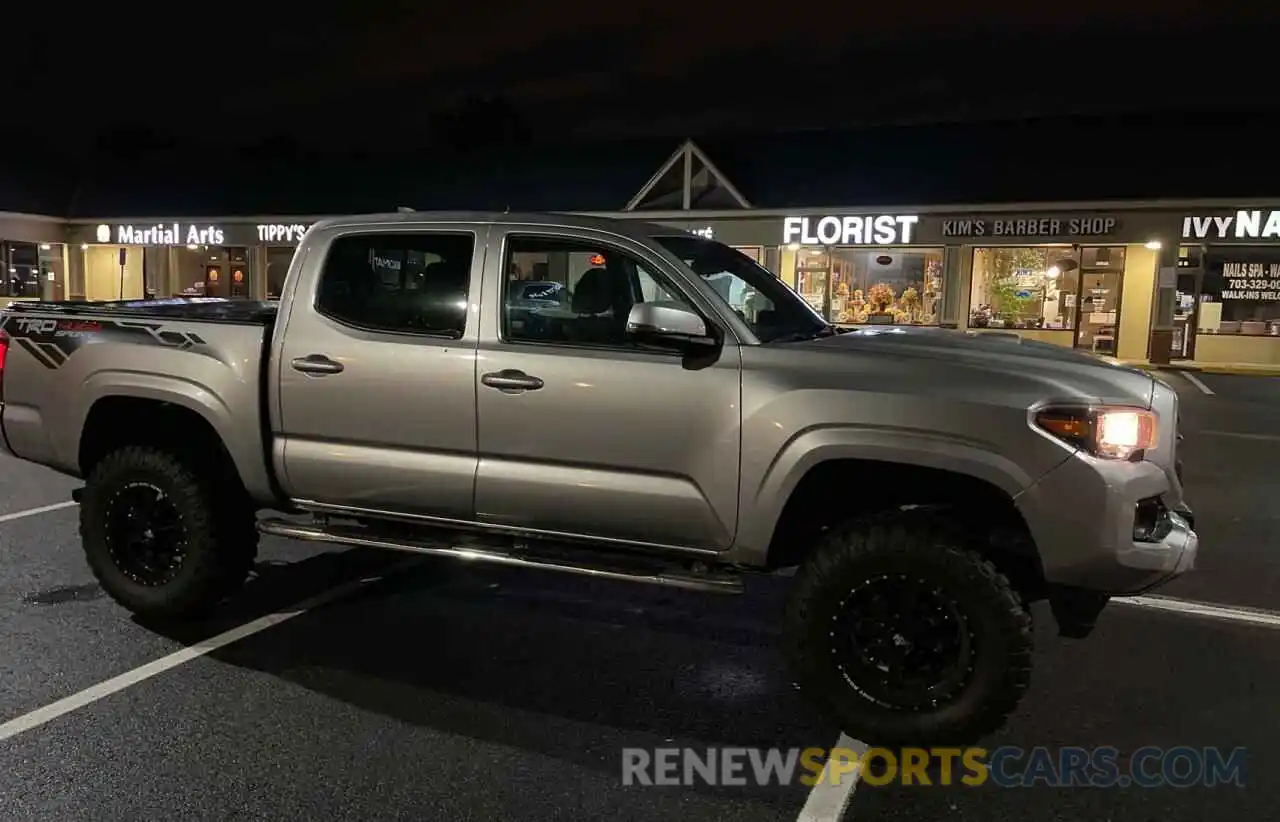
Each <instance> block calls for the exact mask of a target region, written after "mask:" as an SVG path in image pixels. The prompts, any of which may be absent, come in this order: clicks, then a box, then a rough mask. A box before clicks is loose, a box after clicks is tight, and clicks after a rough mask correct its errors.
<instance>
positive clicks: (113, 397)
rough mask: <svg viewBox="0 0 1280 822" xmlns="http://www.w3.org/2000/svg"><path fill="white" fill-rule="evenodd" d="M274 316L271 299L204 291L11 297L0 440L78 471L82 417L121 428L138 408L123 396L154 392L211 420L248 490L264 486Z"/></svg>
mask: <svg viewBox="0 0 1280 822" xmlns="http://www.w3.org/2000/svg"><path fill="white" fill-rule="evenodd" d="M275 318H276V304H275V303H271V302H253V301H248V300H224V299H209V298H177V299H164V300H136V301H119V302H110V303H90V302H75V301H63V302H31V303H22V304H20V305H14V306H12V307H10V308H8V309H6V310H4V311H2V312H0V331H3V333H4V334H5V335H6V336H7V337H8V354H7V356H6V357H5V362H4V366H3V382H2V383H0V385H3V396H2V398H0V450H7V451H9V452H10V453H12V454H14V455H16V456H18V457H21V458H23V459H26V460H30V461H32V462H36V463H40V464H42V465H46V466H48V467H50V468H53V469H54V470H57V471H61V472H63V473H66V474H70V475H72V476H79V475H80V473H81V469H80V447H81V438H82V432H84V431H85V429H86V426H87V425H89V424H90V422H91V416H93V415H95V414H99V412H102V413H106V414H108V416H109V417H110V422H111V424H112V425H120V426H125V427H128V426H129V425H130V424H131V419H130V417H131V416H132V415H133V414H134V413H136V412H134V411H131V409H135V408H136V407H137V406H131V405H129V404H128V403H127V401H129V400H133V401H144V402H154V403H160V404H164V405H168V406H175V407H180V408H183V409H186V410H188V411H190V412H193V416H192V419H193V420H197V419H203V421H204V422H206V423H208V424H209V425H210V426H212V428H213V429H214V431H215V432H216V433H217V434H218V435H219V437H220V438H221V439H222V441H223V442H224V443H225V445H226V447H227V450H228V451H229V452H230V454H231V457H232V459H234V460H235V462H236V464H237V466H238V468H239V470H240V472H241V474H242V476H243V477H245V480H246V484H247V485H248V487H249V490H250V492H251V493H253V494H255V496H261V495H264V494H269V493H270V470H269V468H268V466H267V465H266V459H267V456H266V455H267V451H266V443H267V437H268V434H267V430H268V428H267V425H266V420H267V416H268V414H267V392H266V390H265V386H266V368H267V364H268V361H269V356H268V351H269V347H270V342H271V337H272V332H273V330H274V327H275ZM122 400H123V401H126V402H125V403H124V404H122V403H121V401H122ZM133 424H137V423H136V422H135V423H133Z"/></svg>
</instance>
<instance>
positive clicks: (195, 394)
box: [61, 371, 270, 499]
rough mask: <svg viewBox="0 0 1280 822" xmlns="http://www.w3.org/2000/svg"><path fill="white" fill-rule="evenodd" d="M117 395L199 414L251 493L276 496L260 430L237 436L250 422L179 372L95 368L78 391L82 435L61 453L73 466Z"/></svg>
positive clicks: (121, 423)
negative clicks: (94, 419)
mask: <svg viewBox="0 0 1280 822" xmlns="http://www.w3.org/2000/svg"><path fill="white" fill-rule="evenodd" d="M111 397H128V398H130V399H138V400H153V401H156V402H163V403H170V404H172V405H176V406H179V407H182V408H185V409H187V410H189V411H192V412H194V413H196V414H199V415H200V417H201V418H203V419H204V420H205V422H207V423H209V425H210V426H211V427H212V428H213V430H214V432H215V433H216V434H217V435H218V438H219V439H220V440H222V444H223V446H224V447H225V448H226V449H227V453H228V454H230V456H231V460H232V462H234V463H235V466H236V471H237V472H238V473H239V474H240V477H241V481H242V482H243V483H244V485H245V488H246V490H248V492H249V494H250V496H252V497H254V498H258V499H261V498H263V494H264V493H265V494H266V495H267V496H270V482H269V475H268V474H267V469H266V461H265V454H263V453H262V444H261V439H260V438H259V436H258V435H257V433H256V432H251V433H249V434H247V435H246V434H241V435H239V436H237V435H236V434H235V433H234V432H235V431H236V430H237V426H240V427H241V428H242V427H243V423H244V421H243V420H241V419H238V418H237V415H236V414H234V413H233V411H232V409H231V408H229V407H228V406H227V405H226V403H224V402H223V401H222V399H221V398H219V397H218V395H217V394H215V393H214V392H212V391H210V390H209V389H208V388H207V387H205V386H204V385H201V384H200V383H199V382H197V381H195V380H191V379H186V378H183V377H178V376H172V375H159V374H147V373H142V372H135V371H98V372H95V373H94V374H93V375H92V376H90V377H89V379H87V380H86V381H85V383H84V387H83V390H81V391H80V392H78V393H77V398H78V399H79V400H80V401H81V405H80V406H79V407H78V408H77V410H76V419H77V421H78V425H77V427H76V430H78V431H79V432H80V437H78V438H76V440H75V442H73V443H69V444H68V446H69V447H71V448H74V449H75V450H74V452H72V453H69V454H63V455H61V457H62V458H63V459H64V460H66V461H68V462H69V463H70V464H76V465H78V464H79V454H80V441H81V440H82V439H83V436H84V431H85V424H86V423H87V422H88V420H89V413H90V412H91V411H92V409H93V406H94V405H95V404H96V403H97V402H98V401H99V400H103V399H108V398H111ZM253 419H254V420H256V419H257V412H256V409H254V410H253ZM117 424H119V425H124V426H127V425H128V424H129V421H128V420H118V421H117Z"/></svg>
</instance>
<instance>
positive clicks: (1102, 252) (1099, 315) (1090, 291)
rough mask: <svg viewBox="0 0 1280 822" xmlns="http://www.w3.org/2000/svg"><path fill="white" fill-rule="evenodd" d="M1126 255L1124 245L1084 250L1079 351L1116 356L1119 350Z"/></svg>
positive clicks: (1081, 273)
mask: <svg viewBox="0 0 1280 822" xmlns="http://www.w3.org/2000/svg"><path fill="white" fill-rule="evenodd" d="M1124 252H1125V249H1124V247H1123V246H1120V247H1106V246H1104V247H1101V248H1082V249H1080V297H1079V299H1078V300H1076V312H1077V313H1076V348H1083V349H1086V350H1088V351H1092V352H1093V353H1095V354H1106V355H1109V356H1112V357H1114V356H1115V355H1116V351H1118V350H1119V348H1118V337H1119V333H1120V297H1121V294H1122V292H1123V290H1124Z"/></svg>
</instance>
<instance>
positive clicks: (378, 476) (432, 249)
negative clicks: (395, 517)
mask: <svg viewBox="0 0 1280 822" xmlns="http://www.w3.org/2000/svg"><path fill="white" fill-rule="evenodd" d="M485 230H487V229H485V228H484V227H483V226H471V225H461V224H460V225H459V226H458V228H457V229H451V230H448V231H413V230H412V229H411V228H407V229H403V230H400V231H387V230H383V231H367V230H366V231H358V232H355V233H346V234H342V233H341V232H340V230H339V229H328V230H327V232H326V233H322V234H321V235H318V236H317V237H316V238H315V239H316V244H315V245H314V246H310V247H309V250H308V251H306V252H304V253H308V254H322V255H325V258H324V260H323V267H322V269H321V275H320V278H319V280H318V281H317V280H315V279H314V278H312V279H304V280H303V281H301V282H299V283H298V287H297V291H295V292H294V294H293V296H292V307H293V308H294V309H295V310H293V311H291V312H290V316H288V317H286V318H285V319H284V321H285V322H286V323H287V325H286V326H285V328H284V329H283V337H282V340H283V343H282V345H281V346H280V349H278V350H277V351H276V352H275V353H276V361H275V367H276V369H277V371H276V374H277V375H278V377H277V378H278V380H279V400H278V402H279V413H280V417H279V425H280V435H279V436H278V437H277V439H276V453H275V454H274V458H275V461H276V467H277V471H278V473H279V476H280V479H281V484H282V485H283V487H284V490H285V492H286V493H287V494H288V495H289V496H290V497H291V498H293V499H295V500H300V501H310V502H316V503H321V504H323V505H327V506H332V507H337V508H342V509H358V510H365V511H372V512H382V513H391V514H402V515H410V516H414V517H428V518H437V519H447V520H470V519H471V518H472V516H473V513H474V508H473V504H472V503H473V493H474V489H475V470H476V402H475V398H476V389H475V372H476V351H475V338H476V330H475V328H474V323H475V318H476V317H477V316H478V312H475V311H472V310H470V306H471V305H473V304H474V303H475V301H476V300H478V298H479V271H480V270H481V268H482V267H483V259H482V258H483V254H477V253H475V249H476V248H477V247H479V248H483V239H481V240H479V241H477V236H479V237H481V238H482V237H483V234H482V233H481V232H483V231H485ZM311 264H313V263H311V261H307V263H304V265H308V267H309V266H310V265H311ZM314 264H319V261H316V263H314Z"/></svg>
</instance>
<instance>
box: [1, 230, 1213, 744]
mask: <svg viewBox="0 0 1280 822" xmlns="http://www.w3.org/2000/svg"><path fill="white" fill-rule="evenodd" d="M525 283H536V284H537V287H529V286H526V285H524V284H525ZM0 399H2V401H3V411H2V416H0V421H2V426H0V427H2V429H3V445H4V447H5V449H7V450H8V451H9V452H11V453H12V454H14V455H16V456H18V457H20V458H22V459H25V460H30V461H32V462H36V463H39V464H42V465H46V466H49V467H51V468H53V469H55V470H57V471H61V472H63V473H66V474H69V475H72V476H75V477H81V478H84V480H85V485H84V487H83V488H82V489H80V490H79V492H78V494H77V499H78V500H79V501H80V519H81V535H82V539H83V544H84V551H85V554H86V556H87V560H88V563H89V565H90V566H91V567H92V570H93V572H94V573H95V575H96V576H97V578H98V580H99V581H100V582H101V584H102V586H103V588H104V589H105V590H106V591H107V592H108V593H109V594H110V595H111V596H112V597H114V598H115V599H116V600H117V601H118V602H119V603H121V604H122V605H123V606H124V607H126V608H128V609H130V610H131V611H134V612H136V613H138V614H143V615H148V616H152V617H168V618H174V617H193V616H196V615H200V614H203V613H206V612H207V611H208V610H209V609H211V608H212V607H214V606H215V605H217V604H218V603H219V602H221V601H223V600H225V599H226V598H227V597H229V596H231V595H232V594H233V593H234V592H235V591H236V590H237V588H238V587H239V586H240V585H241V584H242V583H243V582H244V580H245V579H246V576H247V575H248V573H249V571H250V569H251V568H252V565H253V563H254V557H255V551H256V546H257V539H258V533H266V534H274V535H278V536H283V537H289V538H292V539H300V540H313V541H317V542H323V543H335V544H340V545H352V546H376V547H382V548H388V549H395V550H400V551H410V552H419V553H425V554H433V555H443V556H455V557H465V558H467V559H469V560H472V561H477V560H478V561H488V562H493V563H498V564H505V565H514V566H521V567H527V568H536V569H543V570H548V571H560V572H570V573H579V574H587V575H592V576H603V577H610V578H615V579H626V580H635V581H641V582H646V583H652V584H664V585H672V586H679V587H684V588H691V589H698V590H705V591H721V592H737V591H740V590H741V589H742V586H743V581H744V579H745V578H746V577H747V576H748V575H749V574H762V573H763V574H767V573H776V572H778V571H781V570H783V569H797V570H796V571H795V575H794V579H793V580H792V581H791V582H790V585H791V588H790V593H789V602H788V605H787V608H786V613H785V614H782V615H780V619H781V620H782V622H783V626H784V629H783V632H782V634H783V637H784V645H785V648H784V650H785V651H786V653H787V656H788V657H789V659H790V661H791V663H792V665H793V667H794V671H795V678H796V681H797V683H798V684H799V685H800V687H801V688H802V689H803V690H805V691H807V692H808V693H809V694H811V695H812V698H813V699H814V700H815V702H816V703H817V704H819V705H820V706H821V707H823V708H825V709H826V710H827V711H828V712H829V713H830V715H831V716H832V717H833V718H834V720H835V721H837V722H838V723H839V724H840V726H841V727H842V728H843V729H845V730H846V731H847V732H848V733H850V734H852V735H854V736H856V737H857V738H860V739H864V740H868V741H870V742H871V743H873V744H925V743H930V742H948V743H957V742H962V741H969V740H973V739H976V738H979V737H981V736H983V735H985V734H987V733H989V732H991V731H993V730H995V729H997V728H998V727H1000V726H1001V725H1002V723H1003V722H1004V720H1005V717H1006V716H1007V715H1008V714H1009V712H1011V711H1012V710H1013V709H1014V707H1015V706H1016V705H1017V703H1018V701H1019V699H1020V698H1021V696H1022V694H1023V693H1024V691H1025V690H1026V688H1027V685H1028V681H1029V675H1030V664H1031V644H1032V634H1031V616H1030V611H1029V610H1028V606H1029V603H1032V602H1034V601H1037V600H1045V599H1047V600H1048V601H1049V603H1050V605H1051V608H1052V612H1053V614H1054V618H1055V621H1056V622H1057V624H1058V627H1059V631H1060V633H1061V634H1063V635H1066V636H1073V637H1082V636H1085V635H1087V634H1088V633H1089V631H1090V630H1091V629H1092V627H1093V625H1094V622H1095V620H1096V618H1097V616H1098V615H1099V613H1100V612H1101V611H1102V609H1103V607H1104V606H1105V605H1106V603H1107V601H1108V598H1109V597H1110V596H1112V595H1121V594H1133V593H1137V592H1141V591H1146V590H1148V589H1151V588H1153V587H1155V586H1158V585H1160V584H1161V583H1163V582H1165V581H1167V580H1169V579H1171V578H1172V577H1174V576H1176V575H1178V574H1181V573H1183V572H1184V571H1186V570H1187V569H1189V568H1190V567H1191V566H1192V564H1193V562H1194V560H1195V556H1196V549H1197V538H1196V535H1195V532H1194V531H1193V524H1192V523H1193V521H1192V518H1191V513H1190V511H1189V509H1188V508H1187V507H1186V505H1185V504H1184V502H1183V498H1182V487H1181V482H1180V473H1181V471H1180V467H1179V463H1178V460H1177V456H1176V449H1177V443H1178V438H1179V437H1178V431H1177V427H1178V400H1177V397H1176V395H1175V393H1174V392H1173V391H1172V390H1171V389H1170V388H1169V387H1168V386H1166V385H1165V384H1163V383H1162V382H1160V381H1158V380H1155V379H1153V378H1152V377H1151V376H1150V375H1149V374H1146V373H1144V372H1142V371H1138V370H1133V369H1129V368H1124V367H1119V366H1116V365H1113V364H1108V363H1106V362H1103V361H1101V360H1099V359H1097V358H1094V357H1092V356H1090V355H1087V354H1084V353H1080V352H1076V351H1071V350H1065V349H1061V348H1057V347H1053V346H1049V345H1042V344H1037V343H1032V342H1026V341H1020V340H1018V339H1009V338H1001V337H996V336H978V335H972V334H966V333H962V332H953V331H945V330H939V329H929V328H912V327H895V326H880V327H866V328H861V329H857V330H846V329H839V328H835V327H833V326H831V325H829V324H828V323H826V322H824V321H823V319H822V318H821V317H820V316H819V315H818V314H816V313H815V312H814V311H813V310H812V309H811V308H810V307H809V306H808V305H807V304H806V303H805V301H803V300H802V299H800V298H799V297H798V296H797V295H796V294H795V293H794V292H793V291H792V290H790V289H789V288H788V287H787V286H786V285H785V284H783V283H782V282H780V281H779V280H778V279H777V278H776V277H775V276H774V275H772V274H771V273H770V272H769V271H767V270H765V269H763V268H761V267H760V266H759V265H757V264H756V263H755V262H753V261H751V260H750V259H748V258H747V257H746V256H744V255H742V254H740V253H739V252H737V251H735V250H733V249H731V248H729V247H728V246H725V245H722V244H720V243H717V242H715V241H713V240H710V239H705V238H701V237H697V236H693V235H690V234H688V233H684V232H681V231H679V230H677V229H672V228H666V227H662V226H655V225H647V224H642V223H638V222H616V221H607V220H597V219H588V218H582V217H569V216H560V215H515V214H426V213H406V214H396V215H387V216H360V217H350V218H340V219H329V220H325V221H323V222H320V223H318V224H316V225H315V226H314V227H313V228H312V229H311V230H310V231H309V232H308V233H307V234H306V236H305V238H304V240H303V242H302V243H301V245H300V246H299V247H298V250H297V253H296V255H295V256H294V259H293V263H292V265H291V267H290V269H289V273H288V278H287V281H286V283H285V286H284V290H283V295H282V298H281V300H280V302H279V303H278V304H275V303H251V302H235V301H218V300H158V301H146V302H118V303H104V304H89V303H69V302H63V303H30V304H22V305H15V306H13V307H12V308H11V309H10V310H8V311H6V312H4V313H3V314H0ZM272 512H275V513H272Z"/></svg>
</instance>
